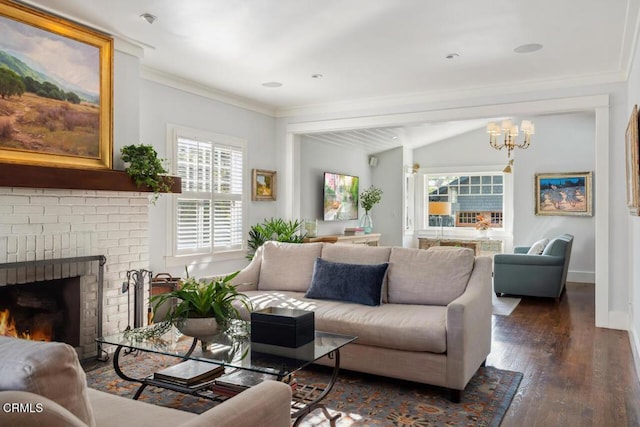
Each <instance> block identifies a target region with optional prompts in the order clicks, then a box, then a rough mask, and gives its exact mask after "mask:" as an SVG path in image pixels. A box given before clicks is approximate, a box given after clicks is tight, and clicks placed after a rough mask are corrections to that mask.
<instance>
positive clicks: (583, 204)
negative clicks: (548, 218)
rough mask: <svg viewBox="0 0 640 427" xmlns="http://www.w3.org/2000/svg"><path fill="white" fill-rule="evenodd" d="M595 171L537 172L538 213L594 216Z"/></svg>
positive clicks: (536, 207)
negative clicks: (593, 181)
mask: <svg viewBox="0 0 640 427" xmlns="http://www.w3.org/2000/svg"><path fill="white" fill-rule="evenodd" d="M592 178H593V172H571V173H537V174H536V176H535V195H536V200H535V203H536V206H535V214H536V215H561V216H565V215H566V216H593V190H592Z"/></svg>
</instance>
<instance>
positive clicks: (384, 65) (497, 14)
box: [26, 0, 640, 139]
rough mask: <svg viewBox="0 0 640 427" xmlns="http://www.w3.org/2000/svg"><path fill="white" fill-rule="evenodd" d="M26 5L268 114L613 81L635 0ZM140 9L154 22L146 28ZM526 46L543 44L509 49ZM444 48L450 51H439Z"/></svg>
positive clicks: (630, 40)
mask: <svg viewBox="0 0 640 427" xmlns="http://www.w3.org/2000/svg"><path fill="white" fill-rule="evenodd" d="M26 3H29V4H31V5H34V6H37V7H40V8H42V9H44V10H47V11H50V12H54V13H57V14H59V15H61V16H64V17H67V18H71V19H73V20H76V21H78V22H80V23H83V24H86V25H89V26H91V27H94V28H97V29H100V30H103V31H105V32H108V33H110V34H113V35H114V36H115V37H116V38H120V39H123V40H126V41H129V42H132V43H134V44H137V45H139V46H141V47H143V48H144V57H143V58H142V60H141V62H142V65H143V67H145V69H146V70H149V71H148V72H149V73H160V75H162V76H164V77H177V78H179V79H184V80H187V81H191V82H194V83H195V84H197V85H199V86H200V87H206V88H209V89H211V90H212V91H213V92H217V93H222V94H225V95H228V96H230V97H233V98H235V99H239V100H242V101H243V102H247V103H249V104H250V105H254V106H255V107H256V108H257V109H261V111H270V112H272V114H274V115H284V114H289V113H292V112H295V111H296V110H298V109H301V108H311V107H312V106H313V107H325V108H330V106H332V105H333V106H335V105H344V104H345V103H349V102H366V101H372V100H378V101H380V100H391V99H402V98H403V97H407V96H413V97H415V96H424V97H425V98H426V97H429V96H433V95H434V94H440V95H442V94H446V93H458V94H459V93H461V92H462V93H464V92H465V91H469V90H478V89H482V88H484V89H485V90H486V89H487V88H491V89H492V90H494V91H495V92H500V91H507V90H513V88H514V87H516V88H520V89H522V88H526V87H531V86H532V85H536V87H540V85H541V84H542V85H544V84H547V83H548V84H550V85H551V84H556V85H557V84H558V82H574V83H575V82H578V83H608V82H616V81H624V80H626V78H627V74H628V70H629V66H630V60H631V56H632V52H633V48H634V47H635V46H634V40H635V34H636V31H637V26H638V13H639V12H638V9H639V6H640V5H639V3H640V2H638V1H637V0H606V1H605V0H517V1H514V0H457V1H441V0H375V1H372V0H322V1H318V0H235V1H229V0H181V1H176V0H136V1H131V0H109V1H96V0H93V1H88V0H26ZM142 13H151V14H153V15H156V16H157V18H158V19H157V20H156V22H155V23H153V24H152V25H150V24H148V23H147V22H146V21H144V20H142V19H141V18H140V15H141V14H142ZM529 43H539V44H542V45H543V46H544V48H543V49H542V50H539V51H537V52H532V53H524V54H518V53H515V52H514V48H516V47H518V46H520V45H523V44H529ZM452 53H456V54H458V55H459V56H457V57H455V58H454V59H446V58H445V57H446V56H447V55H449V54H452ZM313 74H322V75H323V77H322V78H312V75H313ZM156 75H158V74H156ZM265 82H280V83H282V86H281V87H277V88H269V87H264V86H262V83H265ZM427 99H428V98H427ZM476 125H477V124H476ZM414 131H417V132H419V133H420V132H422V133H423V134H424V133H425V132H426V133H428V132H427V131H426V130H425V129H422V130H420V129H418V130H414ZM385 132H386V131H385ZM382 135H383V137H386V136H385V135H386V134H385V133H383V134H382ZM334 136H335V137H336V138H338V137H339V136H340V135H334ZM425 138H427V139H428V138H429V137H428V136H425Z"/></svg>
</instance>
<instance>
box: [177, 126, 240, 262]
mask: <svg viewBox="0 0 640 427" xmlns="http://www.w3.org/2000/svg"><path fill="white" fill-rule="evenodd" d="M244 151H245V147H244V142H243V141H239V140H238V141H236V140H235V139H234V138H230V137H224V136H221V135H207V134H203V133H198V132H195V131H192V132H189V134H188V135H187V132H184V131H183V132H180V131H179V130H178V131H176V132H175V147H174V153H175V154H174V165H175V169H176V174H177V175H178V176H180V177H181V178H182V193H181V194H179V195H177V197H176V198H175V210H174V214H175V223H176V226H175V235H174V239H173V240H174V243H175V247H174V253H175V254H176V255H188V254H215V253H221V252H229V251H235V250H242V249H243V247H244V238H243V236H244V230H243V210H242V206H243V205H242V202H243V175H244V173H243V171H244V165H243V163H244Z"/></svg>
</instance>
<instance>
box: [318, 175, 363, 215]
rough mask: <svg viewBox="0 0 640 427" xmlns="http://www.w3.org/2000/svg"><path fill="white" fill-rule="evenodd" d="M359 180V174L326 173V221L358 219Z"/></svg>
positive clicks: (324, 211)
mask: <svg viewBox="0 0 640 427" xmlns="http://www.w3.org/2000/svg"><path fill="white" fill-rule="evenodd" d="M359 182H360V180H359V179H358V177H357V176H353V175H345V174H342V173H333V172H325V173H324V204H323V213H324V215H323V219H324V220H325V221H347V220H350V219H358V190H359V188H358V187H359V185H358V184H359Z"/></svg>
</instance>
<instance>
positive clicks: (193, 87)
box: [140, 65, 275, 117]
mask: <svg viewBox="0 0 640 427" xmlns="http://www.w3.org/2000/svg"><path fill="white" fill-rule="evenodd" d="M140 77H141V78H143V79H145V80H149V81H152V82H156V83H160V84H162V85H165V86H169V87H172V88H174V89H179V90H182V91H185V92H188V93H192V94H194V95H200V96H203V97H205V98H209V99H212V100H214V101H219V102H223V103H225V104H229V105H233V106H236V107H240V108H244V109H246V110H250V111H254V112H256V113H260V114H264V115H267V116H270V117H275V109H274V108H273V107H271V106H269V105H266V104H261V103H258V102H256V101H254V100H252V99H248V98H243V97H240V96H237V95H233V94H231V93H228V92H224V91H221V90H218V89H214V88H212V87H211V86H206V85H203V84H200V83H197V82H195V81H193V80H189V79H185V78H183V77H179V76H177V75H175V74H170V73H165V72H164V71H160V70H158V69H155V68H151V67H147V66H145V65H141V67H140Z"/></svg>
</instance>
